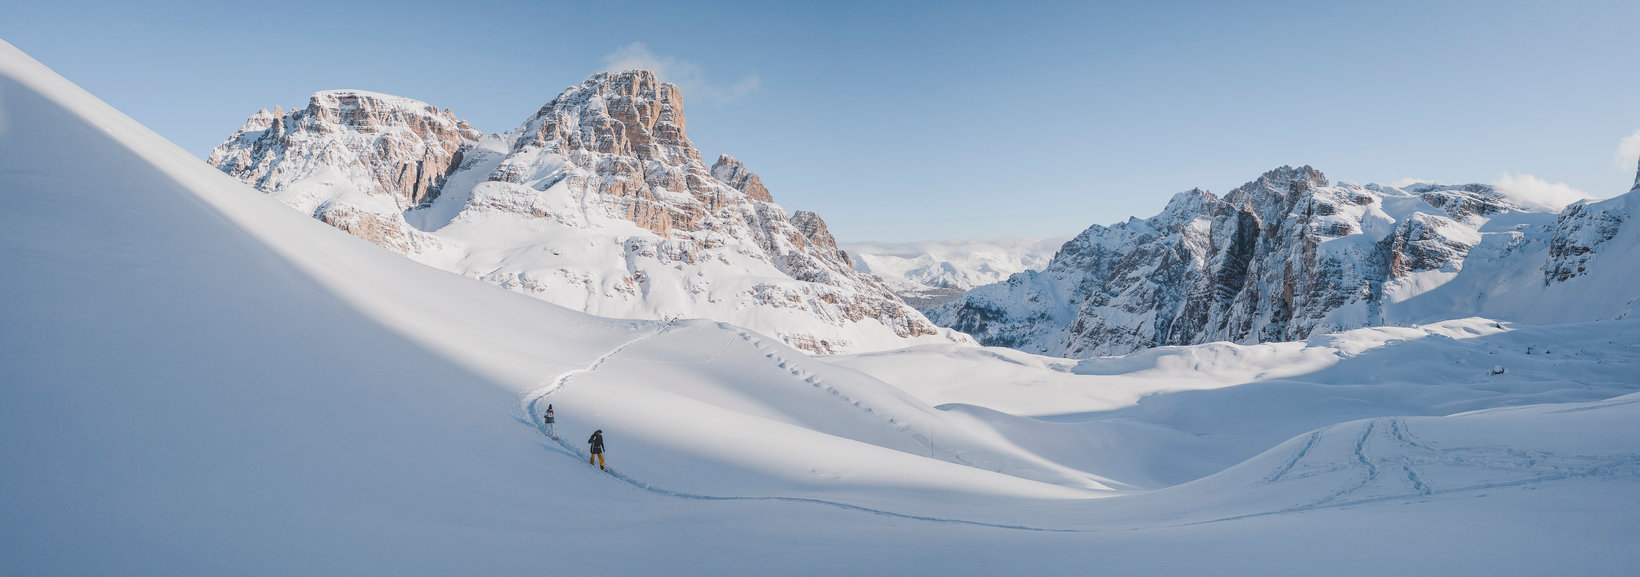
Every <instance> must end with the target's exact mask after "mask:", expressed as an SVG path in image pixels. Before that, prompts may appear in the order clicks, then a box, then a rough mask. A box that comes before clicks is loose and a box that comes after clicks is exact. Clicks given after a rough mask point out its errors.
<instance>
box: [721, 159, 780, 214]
mask: <svg viewBox="0 0 1640 577" xmlns="http://www.w3.org/2000/svg"><path fill="white" fill-rule="evenodd" d="M712 176H713V177H715V178H717V179H718V180H721V181H723V183H724V184H727V185H729V186H733V187H735V189H736V190H739V191H741V192H744V193H746V196H750V197H752V199H753V200H761V201H763V202H774V197H772V196H769V189H767V188H764V187H763V179H761V178H758V177H757V174H755V173H753V172H752V171H750V170H747V169H746V165H744V164H741V163H740V161H739V160H736V159H735V157H733V156H729V155H727V154H724V155H720V156H718V159H717V163H716V164H713V165H712Z"/></svg>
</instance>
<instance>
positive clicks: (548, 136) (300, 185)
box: [211, 70, 972, 354]
mask: <svg viewBox="0 0 1640 577" xmlns="http://www.w3.org/2000/svg"><path fill="white" fill-rule="evenodd" d="M313 102H314V103H315V104H312V105H310V107H309V109H310V110H308V111H303V112H301V113H300V114H298V113H292V114H291V115H284V116H280V115H277V114H267V113H259V114H257V115H255V116H252V117H251V119H250V120H249V121H247V123H246V126H245V128H244V129H241V130H240V132H239V133H236V134H235V135H234V136H233V137H231V138H230V139H229V140H228V141H227V142H225V143H224V144H223V145H222V146H220V147H218V149H217V150H216V151H214V152H213V154H212V155H211V163H212V164H213V165H215V166H217V167H218V168H220V169H222V170H223V171H224V172H227V173H228V174H230V175H233V176H235V177H237V178H239V179H241V180H244V181H245V182H247V183H250V184H252V185H254V186H257V187H258V188H260V189H261V190H263V191H265V192H268V193H269V194H271V195H274V196H276V197H279V198H280V199H281V200H284V201H286V202H287V203H289V204H292V205H293V206H296V207H297V208H298V209H300V210H304V211H308V212H310V213H312V214H314V215H315V217H316V218H320V219H321V220H324V221H325V222H327V223H330V224H332V225H333V226H336V227H337V228H341V229H343V230H346V231H348V232H350V233H353V234H355V235H358V236H361V237H363V238H366V239H368V240H371V241H372V242H375V243H376V244H378V245H381V246H384V247H387V248H390V249H393V250H396V251H399V252H403V253H405V254H407V255H409V256H411V257H412V258H415V259H417V260H420V261H422V262H425V263H428V264H431V265H433V266H438V267H441V268H445V269H448V270H451V271H454V272H457V273H460V274H464V275H467V276H471V277H474V278H479V279H482V280H485V281H488V282H492V283H495V284H498V285H501V286H503V287H507V288H509V289H512V290H515V291H518V292H522V293H525V294H529V295H533V296H536V297H538V298H542V299H544V300H548V301H551V302H555V303H558V304H562V305H565V306H568V307H571V308H577V309H581V310H585V311H587V312H591V313H594V314H600V315H605V316H614V317H629V318H676V317H705V318H712V319H716V320H721V321H727V322H731V323H735V324H739V325H742V326H746V327H748V328H751V329H754V330H759V331H763V332H765V333H768V334H770V335H772V336H776V337H778V338H780V339H782V340H784V341H785V342H787V343H789V344H792V345H793V346H797V347H799V348H802V349H804V350H808V351H810V352H814V353H822V354H824V353H839V352H849V351H861V350H877V349H884V348H892V347H898V346H905V345H907V344H911V343H912V342H923V341H940V342H952V341H956V342H972V341H971V340H970V339H968V338H967V337H966V336H964V335H961V334H959V333H955V332H952V331H949V330H945V329H940V328H938V327H936V326H934V325H933V324H932V323H930V322H929V321H928V320H927V319H926V318H925V317H924V316H923V315H922V314H921V313H919V312H917V311H916V310H915V309H913V308H911V307H910V306H908V305H907V304H905V303H904V302H903V301H901V300H900V299H899V298H898V297H897V296H896V295H895V294H894V293H893V291H891V290H889V288H888V287H886V286H885V285H883V283H882V281H881V280H880V279H877V278H876V277H875V276H872V275H870V274H864V273H860V272H857V271H855V270H853V268H852V266H851V263H850V261H849V259H848V256H847V255H846V254H844V253H843V252H842V251H841V250H840V249H838V248H837V245H836V241H835V240H834V239H833V238H832V237H831V234H830V233H829V232H828V231H827V229H826V226H825V222H824V221H823V220H821V219H820V217H819V216H818V215H816V214H814V213H811V212H806V211H799V212H798V213H796V214H795V215H793V216H791V217H788V216H787V214H786V211H785V210H784V209H782V208H781V207H780V206H778V205H776V204H774V203H773V199H772V196H771V195H770V193H769V191H768V189H767V188H766V187H765V186H764V184H763V182H762V180H761V179H760V178H759V177H758V175H757V174H755V173H753V172H751V171H750V170H748V169H747V168H746V167H745V165H743V164H742V163H740V162H739V161H737V160H735V159H734V158H733V157H730V156H728V155H724V156H721V157H719V158H718V160H717V163H716V164H714V165H713V166H707V165H706V163H705V162H704V161H703V160H702V156H701V154H700V152H699V151H698V150H697V149H696V148H695V146H694V144H693V143H692V142H690V140H689V138H688V136H687V133H686V132H685V120H684V113H683V99H682V95H681V93H680V92H679V90H678V88H677V87H676V86H674V85H672V84H669V83H666V82H663V81H661V80H660V79H659V78H657V77H656V76H655V75H654V74H653V73H651V72H647V71H641V70H634V71H627V72H621V73H601V74H598V75H596V76H593V77H592V78H591V79H588V80H587V81H585V82H583V83H581V84H578V85H576V86H572V87H570V88H569V89H567V90H565V91H564V92H563V93H562V94H560V95H559V96H558V97H557V98H554V99H553V100H552V101H550V102H548V103H547V104H546V105H545V106H543V107H542V108H541V109H540V110H538V111H536V112H535V113H534V114H532V115H531V116H530V117H529V118H528V119H526V120H525V121H524V122H523V123H522V124H520V125H519V126H518V127H517V128H515V129H513V130H512V131H509V132H507V133H504V134H497V135H490V136H481V135H479V134H478V133H477V132H476V131H472V130H471V129H470V128H469V127H467V125H466V124H465V123H464V122H461V121H460V120H458V119H456V118H455V117H454V116H451V115H449V114H448V112H442V113H441V112H439V111H438V110H437V109H435V108H433V107H431V106H428V105H426V104H423V103H420V102H416V101H412V100H408V99H399V98H396V97H386V96H383V95H371V94H368V93H359V92H357V91H339V92H322V93H319V94H317V95H315V96H314V99H313ZM410 166H414V167H416V169H417V170H416V171H411V170H409V168H408V167H410ZM430 174H431V175H435V176H434V177H432V178H429V177H428V175H430ZM341 189H345V190H341ZM292 191H297V192H292Z"/></svg>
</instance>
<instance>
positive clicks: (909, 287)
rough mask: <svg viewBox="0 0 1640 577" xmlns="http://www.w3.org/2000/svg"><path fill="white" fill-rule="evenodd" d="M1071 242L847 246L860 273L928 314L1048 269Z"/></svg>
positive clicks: (1034, 240)
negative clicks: (972, 291) (1021, 275)
mask: <svg viewBox="0 0 1640 577" xmlns="http://www.w3.org/2000/svg"><path fill="white" fill-rule="evenodd" d="M1065 240H1067V239H1065V238H1063V237H1061V238H1049V239H1042V238H999V239H962V240H936V241H923V242H857V243H843V244H842V245H841V246H842V248H843V250H845V251H847V252H848V254H849V256H850V257H851V260H853V261H854V270H857V271H860V272H865V273H871V274H875V275H877V276H879V277H882V279H883V282H885V283H888V286H889V287H890V288H893V289H894V292H896V293H898V294H899V295H900V297H901V298H904V299H905V301H906V302H907V303H910V304H911V305H912V306H915V307H917V308H919V309H926V308H929V307H933V306H937V305H941V304H944V303H946V302H950V301H951V300H953V299H956V298H958V297H961V296H962V295H963V293H966V292H968V290H969V289H972V288H974V287H977V286H981V285H987V284H991V283H995V282H998V281H1002V280H1004V279H1007V278H1008V275H1011V274H1014V273H1017V272H1023V271H1026V270H1041V269H1042V267H1045V266H1048V261H1049V260H1051V259H1052V258H1053V255H1054V252H1055V251H1057V250H1059V247H1060V245H1063V244H1065Z"/></svg>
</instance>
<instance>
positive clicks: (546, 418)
mask: <svg viewBox="0 0 1640 577" xmlns="http://www.w3.org/2000/svg"><path fill="white" fill-rule="evenodd" d="M557 421H558V419H557V418H554V417H553V414H552V405H550V404H549V405H547V414H545V415H542V416H541V424H542V425H544V426H546V433H547V436H548V437H552V440H554V441H556V440H558V432H557V431H555V430H553V428H552V425H553V423H555V422H557Z"/></svg>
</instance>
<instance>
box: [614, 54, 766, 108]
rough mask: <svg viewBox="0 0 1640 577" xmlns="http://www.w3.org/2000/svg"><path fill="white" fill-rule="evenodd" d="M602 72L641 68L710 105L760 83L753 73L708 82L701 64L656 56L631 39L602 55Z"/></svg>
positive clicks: (734, 98) (748, 89)
mask: <svg viewBox="0 0 1640 577" xmlns="http://www.w3.org/2000/svg"><path fill="white" fill-rule="evenodd" d="M602 61H603V64H604V67H603V70H602V72H611V73H619V72H626V71H630V70H644V71H648V72H650V73H653V74H654V75H655V76H656V77H658V78H660V79H661V80H664V81H666V82H671V83H673V84H676V85H678V86H679V87H681V88H682V89H683V90H684V92H687V93H688V94H689V95H690V96H692V97H695V98H704V99H705V100H706V101H707V102H710V103H712V104H723V103H727V102H730V101H734V100H738V99H740V98H741V97H743V96H746V95H747V94H751V93H752V92H755V91H757V89H758V87H759V86H761V85H762V81H761V80H759V78H758V76H757V75H756V74H747V75H746V76H743V77H741V79H740V80H737V81H735V82H734V83H733V84H730V85H728V86H723V85H720V84H717V83H714V82H711V81H709V80H708V79H707V78H706V70H705V68H703V67H701V65H699V64H697V63H694V62H690V61H686V60H680V59H678V58H675V57H672V56H663V55H657V54H655V53H654V52H652V51H650V50H649V47H648V46H646V45H644V43H642V42H633V43H631V44H628V45H626V46H622V47H620V48H618V49H616V50H615V51H614V52H611V53H609V54H606V55H604V57H603V58H602Z"/></svg>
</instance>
